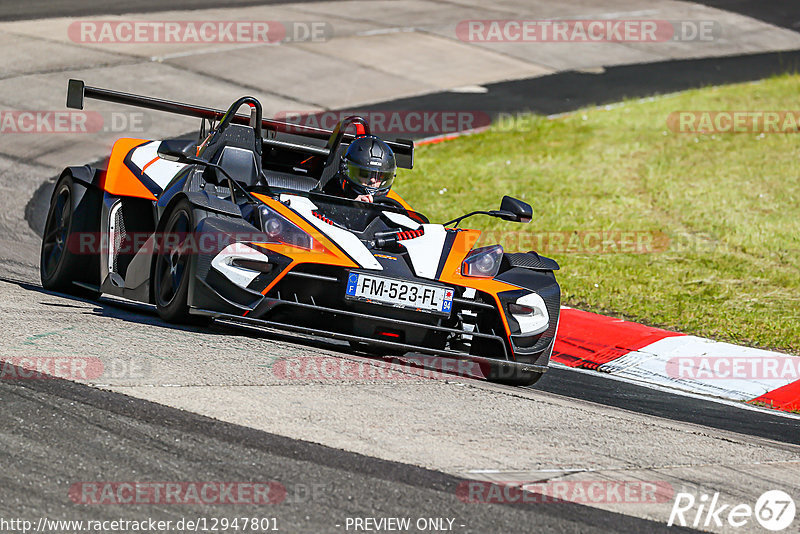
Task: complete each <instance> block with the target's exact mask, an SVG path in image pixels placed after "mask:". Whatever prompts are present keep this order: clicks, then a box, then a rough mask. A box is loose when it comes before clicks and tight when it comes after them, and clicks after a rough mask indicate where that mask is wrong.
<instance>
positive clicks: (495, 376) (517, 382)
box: [487, 364, 544, 387]
mask: <svg viewBox="0 0 800 534" xmlns="http://www.w3.org/2000/svg"><path fill="white" fill-rule="evenodd" d="M543 374H544V373H539V372H537V371H524V370H522V369H518V368H516V367H507V366H505V365H502V364H500V365H492V366H491V368H490V372H489V376H488V377H487V379H488V380H489V381H490V382H494V383H495V384H504V385H506V386H517V387H527V386H532V385H534V384H535V383H536V382H538V381H539V379H540V378H542V375H543Z"/></svg>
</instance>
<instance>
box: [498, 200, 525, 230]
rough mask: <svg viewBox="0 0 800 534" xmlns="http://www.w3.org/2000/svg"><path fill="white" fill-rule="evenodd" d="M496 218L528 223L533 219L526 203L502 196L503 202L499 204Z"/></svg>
mask: <svg viewBox="0 0 800 534" xmlns="http://www.w3.org/2000/svg"><path fill="white" fill-rule="evenodd" d="M498 217H500V218H501V219H503V220H505V221H513V222H521V223H529V222H531V219H533V208H531V205H530V204H528V203H527V202H523V201H521V200H519V199H517V198H514V197H509V196H504V197H503V201H502V202H501V203H500V212H499V213H498Z"/></svg>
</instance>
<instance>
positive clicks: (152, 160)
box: [142, 156, 161, 172]
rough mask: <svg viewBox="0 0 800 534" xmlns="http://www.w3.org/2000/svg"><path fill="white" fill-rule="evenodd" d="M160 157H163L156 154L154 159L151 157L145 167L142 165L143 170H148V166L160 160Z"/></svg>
mask: <svg viewBox="0 0 800 534" xmlns="http://www.w3.org/2000/svg"><path fill="white" fill-rule="evenodd" d="M160 159H161V158H159V157H158V156H156V157H154V158H153V159H151V160H150V161H148V162H147V163H146V164H145V166H144V167H142V172H144V171H146V170H147V167H149V166H150V165H152V164H153V163H155V162H156V161H158V160H160Z"/></svg>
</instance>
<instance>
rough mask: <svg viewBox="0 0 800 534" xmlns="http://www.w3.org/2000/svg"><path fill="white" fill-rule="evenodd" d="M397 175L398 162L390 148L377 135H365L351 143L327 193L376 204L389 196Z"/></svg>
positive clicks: (325, 190) (326, 190) (325, 189)
mask: <svg viewBox="0 0 800 534" xmlns="http://www.w3.org/2000/svg"><path fill="white" fill-rule="evenodd" d="M396 172H397V162H396V161H395V158H394V152H392V149H391V148H389V145H387V144H386V143H384V142H383V141H381V140H380V139H378V138H377V137H375V136H374V135H364V136H361V137H357V138H356V139H354V140H353V142H352V143H350V146H349V147H348V148H347V152H345V155H344V156H343V157H342V161H341V164H340V166H339V172H338V173H337V174H336V175H335V176H334V177H333V178H332V179H331V180H329V181H328V183H327V184H326V185H325V187H324V188H323V192H324V193H326V194H328V195H335V196H341V197H345V198H351V199H353V200H360V201H362V202H374V201H375V199H376V198H380V197H384V196H386V194H387V193H388V192H389V189H391V187H392V183H393V182H394V177H395V174H396Z"/></svg>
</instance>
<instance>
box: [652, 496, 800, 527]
mask: <svg viewBox="0 0 800 534" xmlns="http://www.w3.org/2000/svg"><path fill="white" fill-rule="evenodd" d="M796 511H797V510H796V506H795V503H794V499H792V497H791V496H789V494H788V493H786V492H785V491H781V490H770V491H767V492H764V493H763V494H762V495H761V496H760V497H759V498H758V500H757V501H756V504H755V506H750V505H749V504H746V503H740V504H736V505H733V504H729V503H723V502H722V501H720V498H719V493H718V492H717V493H714V495H712V496H709V495H707V494H703V495H701V496H700V497H699V498H697V497H695V496H694V495H693V494H691V493H684V492H680V493H678V494H676V495H675V502H674V503H673V505H672V512H670V514H669V521H667V526H670V527H671V526H672V525H680V526H682V527H694V528H698V527H700V528H703V529H708V528H714V527H717V528H721V527H726V528H727V527H734V528H739V527H748V526H749V527H750V528H748V529H747V530H748V531H749V530H751V529H752V528H753V526H754V525H753V520H754V519H755V521H756V522H758V524H759V525H761V526H762V527H763V528H765V529H767V530H771V531H773V532H778V531H781V530H784V529H786V528H788V527H789V526H790V525H791V524H792V522H793V521H794V516H795V513H796Z"/></svg>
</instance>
